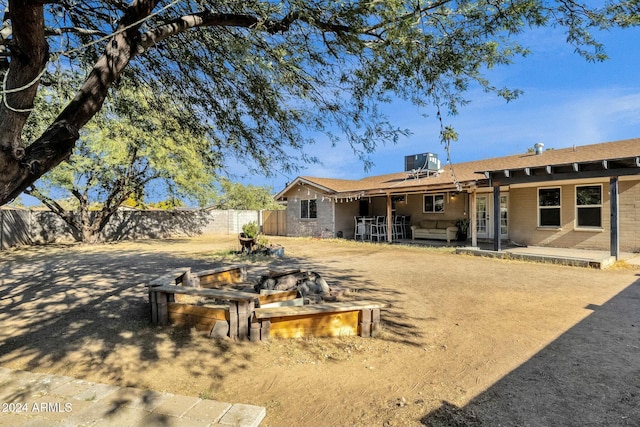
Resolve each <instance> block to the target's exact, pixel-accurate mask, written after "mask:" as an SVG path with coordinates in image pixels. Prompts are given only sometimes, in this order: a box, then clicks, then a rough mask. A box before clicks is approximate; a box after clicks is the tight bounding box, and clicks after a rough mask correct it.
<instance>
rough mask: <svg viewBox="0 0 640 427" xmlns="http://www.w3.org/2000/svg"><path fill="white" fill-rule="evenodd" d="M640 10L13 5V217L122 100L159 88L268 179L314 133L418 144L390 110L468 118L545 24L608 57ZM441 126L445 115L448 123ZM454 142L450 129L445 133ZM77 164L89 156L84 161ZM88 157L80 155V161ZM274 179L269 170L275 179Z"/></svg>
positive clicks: (4, 133) (8, 124) (5, 36)
mask: <svg viewBox="0 0 640 427" xmlns="http://www.w3.org/2000/svg"><path fill="white" fill-rule="evenodd" d="M638 9H639V6H638V2H637V1H636V0H617V1H616V0H613V1H612V2H607V3H606V4H605V6H603V7H588V6H586V5H583V4H581V3H578V2H576V1H574V0H512V1H509V2H503V1H500V0H497V1H496V0H475V1H473V0H462V1H453V0H436V1H428V2H427V1H423V0H412V1H400V0H389V1H371V2H369V1H347V2H333V1H323V0H290V1H286V2H273V1H266V0H265V1H259V0H248V1H244V0H242V1H241V0H228V1H217V2H213V1H207V0H190V1H187V0H182V1H180V0H173V1H171V2H170V3H169V2H168V0H166V1H163V2H161V1H159V0H131V3H130V4H129V5H126V4H125V3H124V2H122V1H121V0H104V1H97V0H76V1H67V0H62V1H60V0H56V1H54V0H8V13H7V14H5V18H4V23H3V25H4V26H3V28H2V31H1V32H0V38H1V40H0V41H1V43H0V46H2V48H3V49H2V51H0V54H2V60H1V61H0V66H1V67H2V68H3V70H4V84H3V95H4V96H3V102H2V104H1V105H0V148H1V149H0V171H1V172H0V204H5V203H7V202H8V201H10V200H12V199H13V198H15V197H17V196H18V195H19V194H20V193H21V192H22V191H23V190H25V189H26V188H28V187H29V186H31V185H32V184H33V183H34V182H35V181H36V180H37V179H38V178H40V177H41V176H42V175H43V174H44V173H46V172H47V171H49V170H51V169H53V168H55V167H56V166H57V165H59V164H60V163H61V162H63V161H64V160H67V159H68V158H69V157H70V155H71V153H72V150H73V147H74V146H75V144H76V141H77V140H78V138H79V136H80V130H81V129H82V128H83V127H84V126H85V125H87V123H89V121H90V120H91V119H92V118H93V117H94V116H95V115H96V114H97V112H98V111H100V109H101V108H102V106H103V104H104V102H105V99H106V98H107V96H108V95H109V92H110V90H112V89H116V86H118V85H124V84H125V83H126V85H132V86H134V87H135V86H137V85H139V84H140V82H142V81H145V82H146V83H147V84H148V86H149V87H151V88H152V89H153V91H154V93H165V94H167V95H168V96H171V97H172V98H173V99H176V100H180V101H181V103H182V104H183V105H184V106H185V108H187V109H188V111H189V114H190V115H192V117H197V118H199V119H200V120H202V121H203V122H206V123H208V124H209V129H210V131H209V132H208V138H209V144H208V147H207V150H208V151H210V152H212V153H216V155H219V156H220V157H221V158H222V159H224V158H225V156H227V155H237V156H240V157H244V156H246V159H247V160H246V162H247V163H248V164H249V163H250V160H249V159H251V161H253V162H255V165H256V166H255V167H256V168H261V169H264V170H266V171H267V172H268V171H271V170H274V169H275V167H274V165H273V164H272V163H276V164H277V165H278V166H279V167H280V168H282V169H285V170H287V169H291V168H292V167H295V164H296V161H297V159H296V158H292V155H290V154H288V153H289V150H290V149H297V150H299V151H298V154H296V157H298V158H299V159H300V160H304V161H313V160H314V159H313V158H308V157H307V156H306V155H305V152H304V150H302V147H304V146H305V145H306V144H308V143H310V142H312V140H311V137H307V136H306V135H308V133H307V132H318V131H319V132H326V133H328V134H329V135H330V136H331V137H332V138H333V141H334V143H338V142H340V140H339V138H338V135H337V134H332V133H331V130H332V129H334V128H337V129H338V131H339V132H342V133H343V135H344V138H346V142H347V143H349V144H351V146H352V147H353V148H354V151H355V153H356V154H358V155H359V156H360V157H361V158H362V159H363V160H364V162H365V165H366V164H367V153H369V152H371V151H372V150H375V148H376V146H377V145H378V144H380V143H384V142H385V141H392V142H393V141H395V140H396V139H397V138H398V137H399V136H400V135H402V134H403V133H405V132H406V131H405V130H403V129H398V128H396V127H394V126H393V125H392V124H390V123H389V122H388V121H387V120H386V119H385V118H384V117H383V116H382V115H381V114H380V112H379V110H378V108H377V107H378V105H379V103H380V102H388V101H389V100H390V97H391V96H397V97H401V98H404V99H409V100H411V101H413V102H415V103H416V104H430V105H431V104H432V105H435V106H436V108H437V109H438V112H439V110H440V108H442V109H446V110H448V111H449V112H451V113H455V112H456V111H457V109H458V107H459V106H460V105H462V104H464V102H465V99H464V97H463V94H464V91H465V90H466V89H467V88H468V87H469V86H470V85H471V84H474V83H475V84H480V85H481V86H482V87H484V88H485V89H486V90H487V91H491V92H495V93H497V94H498V95H499V96H502V97H504V98H505V99H507V100H510V99H513V98H514V97H516V96H517V95H518V91H514V90H510V89H508V88H497V87H494V86H492V85H491V83H490V82H488V81H487V80H485V79H484V78H483V76H482V70H483V69H485V68H487V67H489V68H490V67H492V66H494V65H496V64H508V63H509V62H510V61H512V60H513V58H514V57H515V56H516V55H522V54H526V52H527V51H526V49H524V48H523V47H521V46H519V45H518V44H517V43H516V42H514V41H513V39H512V38H511V36H513V35H516V34H518V33H520V32H522V31H524V30H525V29H527V28H528V27H531V26H544V25H560V26H564V27H565V28H566V31H567V40H568V42H569V43H572V44H573V45H575V46H576V49H578V51H579V52H580V53H581V54H583V55H585V56H586V57H587V58H588V59H592V60H599V59H603V58H604V56H605V55H604V52H603V50H602V46H601V45H600V44H599V43H598V42H597V41H596V40H595V39H594V38H593V37H592V34H591V33H590V31H591V30H593V29H606V28H611V27H615V26H619V27H626V26H630V25H637V24H638V20H639V18H638V17H639V16H640V13H638V12H639V10H638ZM84 66H90V67H91V71H90V72H89V74H88V75H87V77H86V79H85V81H84V83H83V84H82V85H81V86H80V87H79V89H77V90H76V96H75V97H74V98H73V99H72V100H71V101H70V102H69V103H67V104H66V106H65V107H64V108H63V109H62V110H61V111H60V113H59V114H58V115H57V116H56V117H55V119H53V120H52V122H51V123H50V125H49V127H48V128H47V129H46V130H45V131H44V132H43V133H42V134H41V135H39V136H38V137H37V138H35V139H33V140H27V141H24V140H23V137H22V132H23V128H24V124H25V122H26V120H27V118H28V117H29V115H30V114H31V111H32V110H31V108H32V107H33V102H34V99H35V97H36V94H37V91H38V90H39V88H40V87H42V86H43V85H48V84H58V85H64V84H65V83H66V82H65V81H60V80H54V79H52V77H51V75H50V71H51V70H53V69H59V70H69V69H82V67H84ZM438 116H439V117H441V116H440V114H438ZM443 128H444V126H443ZM77 155H78V154H76V156H77ZM80 155H81V154H80ZM267 166H270V167H267Z"/></svg>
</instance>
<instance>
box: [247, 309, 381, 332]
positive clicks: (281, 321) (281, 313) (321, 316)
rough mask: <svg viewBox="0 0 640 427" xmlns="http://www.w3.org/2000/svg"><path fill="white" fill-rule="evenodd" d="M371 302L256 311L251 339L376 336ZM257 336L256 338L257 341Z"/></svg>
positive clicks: (377, 312) (377, 327)
mask: <svg viewBox="0 0 640 427" xmlns="http://www.w3.org/2000/svg"><path fill="white" fill-rule="evenodd" d="M384 307H386V305H385V304H380V303H377V302H375V301H343V302H331V303H324V304H309V305H304V306H301V307H273V308H256V309H255V310H254V311H253V318H252V320H251V334H250V336H251V340H252V341H257V340H258V339H259V340H268V339H270V338H302V337H308V336H313V337H340V336H350V335H359V336H361V337H372V336H377V335H378V334H379V332H380V309H381V308H384ZM258 336H259V338H258Z"/></svg>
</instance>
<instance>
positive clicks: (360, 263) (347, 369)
mask: <svg viewBox="0 0 640 427" xmlns="http://www.w3.org/2000/svg"><path fill="white" fill-rule="evenodd" d="M271 241H272V242H274V243H280V244H282V245H283V246H284V247H285V257H284V258H282V259H276V258H267V257H244V258H243V257H238V256H236V255H233V254H231V252H230V251H232V250H235V249H238V243H237V239H235V238H234V237H227V236H206V237H197V238H193V239H176V240H168V241H139V242H122V243H115V244H105V245H99V246H82V245H70V246H49V247H33V248H24V249H19V250H10V251H4V252H0V280H1V281H0V319H1V320H0V326H1V329H0V366H3V367H7V368H14V369H25V370H29V371H34V372H43V373H53V374H61V375H69V376H74V377H77V378H82V379H86V380H90V381H96V382H104V383H108V384H115V385H119V386H135V387H140V388H148V389H153V390H158V391H165V392H170V393H177V394H185V395H191V396H200V397H203V398H209V399H217V400H222V401H228V402H232V403H249V404H254V405H260V406H265V407H266V408H267V417H266V418H265V420H264V421H263V423H262V425H263V426H293V425H295V426H346V425H359V426H411V425H434V426H497V425H503V426H516V425H517V426H550V425H554V426H600V425H617V426H620V425H637V423H638V420H640V364H639V363H638V361H639V360H640V279H639V273H640V270H634V269H631V268H625V267H624V266H621V267H620V266H619V267H617V268H613V269H610V270H605V271H598V270H589V269H583V268H576V267H564V266H557V265H548V264H535V263H525V262H515V261H501V260H493V259H484V258H475V257H470V256H462V255H455V254H453V253H452V252H451V250H446V249H428V248H419V247H405V246H389V245H378V244H368V243H356V242H345V241H342V242H341V241H336V240H326V241H321V240H311V239H291V238H275V237H274V238H271ZM237 263H245V264H247V265H248V267H249V276H250V278H256V279H257V278H258V277H259V275H260V274H262V273H264V272H266V270H268V269H270V268H271V269H285V268H301V269H304V270H311V271H316V272H319V273H320V274H322V276H323V277H324V278H325V279H327V282H329V284H330V285H332V284H340V285H341V286H343V287H346V288H348V289H349V294H350V295H351V296H362V297H363V298H366V299H374V300H378V301H384V302H387V303H389V304H390V307H389V308H388V309H385V310H383V311H382V323H383V325H382V327H383V332H382V336H381V337H379V338H373V339H372V338H360V337H348V338H337V339H329V338H324V339H316V338H309V339H297V340H274V341H271V342H268V343H252V342H232V341H230V340H211V339H208V338H205V337H202V336H200V335H198V334H197V333H195V332H191V331H187V330H183V329H177V328H171V327H155V326H152V325H151V324H150V321H149V318H150V315H149V307H148V304H147V303H146V301H145V299H146V289H145V287H144V283H147V282H148V281H150V280H151V279H153V278H155V277H157V276H159V275H161V274H163V273H165V272H168V271H169V270H171V269H173V268H177V267H184V266H190V267H192V271H198V270H204V269H209V268H214V267H218V266H221V265H225V264H237Z"/></svg>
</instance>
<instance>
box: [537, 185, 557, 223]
mask: <svg viewBox="0 0 640 427" xmlns="http://www.w3.org/2000/svg"><path fill="white" fill-rule="evenodd" d="M538 225H539V226H540V227H560V188H539V189H538Z"/></svg>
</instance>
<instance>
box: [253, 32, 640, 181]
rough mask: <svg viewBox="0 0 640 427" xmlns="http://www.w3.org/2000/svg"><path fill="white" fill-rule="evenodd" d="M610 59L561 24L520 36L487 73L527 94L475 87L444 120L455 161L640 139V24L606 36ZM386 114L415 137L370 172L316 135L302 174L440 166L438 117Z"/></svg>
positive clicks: (399, 110) (386, 151) (407, 111)
mask: <svg viewBox="0 0 640 427" xmlns="http://www.w3.org/2000/svg"><path fill="white" fill-rule="evenodd" d="M598 39H599V40H600V41H602V42H604V43H605V46H606V51H607V54H608V55H609V57H610V59H609V60H607V61H605V62H598V63H593V62H587V61H586V60H585V59H584V58H582V57H581V56H579V55H578V54H577V53H575V52H574V48H573V47H572V46H570V45H568V44H567V43H565V39H564V34H563V33H562V31H561V30H560V29H549V28H546V29H539V30H533V31H530V32H529V33H527V34H525V35H524V36H523V39H522V40H523V44H525V45H526V46H528V47H529V48H530V49H531V50H532V53H531V54H530V55H529V56H527V57H526V58H516V62H515V63H514V64H512V65H509V66H504V67H499V68H496V69H493V70H490V72H488V73H487V76H488V77H489V78H490V80H491V81H492V83H493V84H494V85H495V86H497V87H502V86H508V87H510V88H518V89H521V90H523V91H524V94H523V95H521V96H520V98H518V99H517V100H515V101H512V102H510V103H507V102H505V101H504V100H503V99H500V98H497V97H496V96H495V95H492V94H486V93H484V92H483V91H481V90H480V89H477V90H476V89H474V90H471V91H470V92H469V93H468V94H467V98H468V99H470V100H471V101H472V102H471V104H469V105H467V106H465V107H463V108H462V109H461V110H460V112H459V114H458V115H457V116H453V117H444V121H445V124H449V125H452V126H453V127H454V128H455V129H456V131H457V132H458V134H459V140H458V141H457V142H454V143H453V144H452V149H451V160H452V162H453V163H459V162H464V161H469V160H478V159H484V158H489V157H500V156H506V155H511V154H517V153H524V152H526V151H527V149H528V148H530V147H533V144H535V143H536V142H542V143H544V144H545V148H563V147H571V146H573V145H587V144H595V143H599V142H607V141H615V140H621V139H629V138H636V137H640V72H639V70H640V28H634V29H628V30H616V31H613V32H608V33H603V34H601V35H600V36H599V37H598ZM387 111H389V112H391V113H389V117H390V118H391V119H392V120H393V122H394V123H396V124H397V126H398V127H401V128H408V129H410V130H411V132H412V135H411V136H409V137H406V138H403V139H401V140H400V141H399V142H398V144H396V145H392V144H390V145H387V146H384V147H379V149H378V150H377V151H376V153H375V154H374V155H373V156H372V160H373V162H374V163H375V165H374V166H373V168H372V169H371V170H370V171H369V172H365V171H364V165H363V164H362V163H361V162H360V161H359V160H358V159H357V158H356V157H355V156H354V154H353V152H352V150H351V148H350V147H348V146H338V147H335V148H332V147H331V145H330V143H329V142H328V141H325V140H322V139H319V140H318V141H317V143H316V144H314V145H312V146H309V147H308V150H309V152H310V153H311V154H313V155H316V156H317V157H319V158H320V160H321V162H322V164H317V165H308V166H307V167H306V168H305V169H304V170H302V171H300V173H299V175H308V176H319V177H330V178H341V179H360V178H362V177H364V176H367V175H381V174H386V173H393V172H400V171H402V170H403V168H404V156H405V155H410V154H417V153H423V152H433V153H436V154H437V155H438V156H439V157H440V159H441V161H442V163H443V164H444V163H445V161H446V152H445V150H444V147H443V146H442V145H441V144H440V142H439V134H438V131H439V123H438V122H437V120H436V118H435V116H434V115H431V116H430V117H426V118H425V117H424V116H423V115H424V114H425V113H428V112H427V111H425V110H419V109H417V108H416V107H414V106H412V105H410V104H403V103H394V104H392V105H390V106H388V107H387ZM294 178H295V175H293V176H284V175H278V176H276V177H274V178H264V177H262V176H251V177H244V178H243V179H241V181H242V182H244V183H252V184H255V185H268V186H271V187H273V190H274V191H275V192H278V191H280V190H282V189H283V188H284V186H285V185H286V183H287V182H288V181H290V180H292V179H294Z"/></svg>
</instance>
